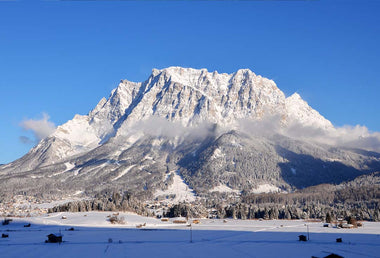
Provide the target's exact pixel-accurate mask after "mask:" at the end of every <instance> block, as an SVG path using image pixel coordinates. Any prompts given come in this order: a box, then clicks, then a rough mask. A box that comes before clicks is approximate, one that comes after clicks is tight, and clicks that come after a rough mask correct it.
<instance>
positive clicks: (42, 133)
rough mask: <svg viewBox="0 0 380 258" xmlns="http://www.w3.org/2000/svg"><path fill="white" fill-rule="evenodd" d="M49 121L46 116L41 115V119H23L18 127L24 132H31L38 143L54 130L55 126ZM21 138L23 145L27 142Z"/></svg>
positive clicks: (44, 114)
mask: <svg viewBox="0 0 380 258" xmlns="http://www.w3.org/2000/svg"><path fill="white" fill-rule="evenodd" d="M49 119H50V117H49V115H48V114H46V113H42V118H41V119H25V120H23V121H22V122H21V123H20V126H21V127H22V128H23V129H24V130H26V131H32V133H33V136H34V138H35V140H36V141H40V140H42V139H44V138H46V137H47V136H49V135H50V134H52V133H53V132H54V130H55V128H56V126H55V124H54V123H53V122H51V121H49ZM22 137H23V138H22V141H23V142H24V143H26V142H28V141H27V140H26V139H25V136H22ZM20 139H21V138H20Z"/></svg>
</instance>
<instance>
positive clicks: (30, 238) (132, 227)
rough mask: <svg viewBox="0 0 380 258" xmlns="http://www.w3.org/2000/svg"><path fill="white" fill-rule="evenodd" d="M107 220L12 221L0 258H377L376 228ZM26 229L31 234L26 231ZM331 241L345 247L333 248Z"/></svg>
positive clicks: (4, 228) (379, 238) (379, 227)
mask: <svg viewBox="0 0 380 258" xmlns="http://www.w3.org/2000/svg"><path fill="white" fill-rule="evenodd" d="M109 215H111V216H112V215H113V213H112V212H86V213H54V214H49V215H44V216H40V217H30V218H22V219H19V218H13V221H12V222H11V223H10V224H9V225H0V233H1V234H8V235H9V237H8V238H0V257H165V258H167V257H176V258H177V257H218V258H220V257H312V256H318V255H323V254H325V255H328V254H330V253H335V254H339V255H341V256H343V257H380V223H374V222H364V225H363V227H361V228H357V229H337V228H331V227H328V228H326V227H323V223H321V222H306V221H300V220H298V221H286V220H268V221H258V220H210V219H201V220H200V224H192V225H191V227H190V226H188V225H186V224H175V223H173V221H174V219H171V220H169V221H161V220H159V219H155V218H147V217H141V216H138V215H135V214H131V213H120V214H119V217H124V219H125V224H123V225H119V224H111V223H110V222H109V221H108V218H107V216H109ZM63 216H64V217H66V219H62V217H63ZM182 220H183V218H182ZM189 221H190V222H192V220H189ZM28 223H31V226H30V227H24V225H25V224H28ZM143 224H145V226H142V227H141V228H137V227H136V226H138V225H143ZM70 228H74V231H68V229H70ZM307 228H308V229H309V236H310V240H309V241H307V242H300V241H298V236H299V235H300V234H304V235H307ZM59 232H61V234H62V235H63V243H61V244H53V243H45V240H47V235H48V234H50V233H59ZM337 238H342V240H343V242H342V243H337V242H336V239H337ZM111 239H112V241H111ZM321 257H323V256H321Z"/></svg>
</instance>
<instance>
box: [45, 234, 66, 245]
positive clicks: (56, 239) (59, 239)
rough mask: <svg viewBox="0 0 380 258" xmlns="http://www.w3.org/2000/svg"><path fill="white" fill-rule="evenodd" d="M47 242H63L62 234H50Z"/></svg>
mask: <svg viewBox="0 0 380 258" xmlns="http://www.w3.org/2000/svg"><path fill="white" fill-rule="evenodd" d="M47 237H48V240H46V241H45V243H62V235H55V234H49V235H47Z"/></svg>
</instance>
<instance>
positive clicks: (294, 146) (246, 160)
mask: <svg viewBox="0 0 380 258" xmlns="http://www.w3.org/2000/svg"><path fill="white" fill-rule="evenodd" d="M268 121H270V122H268ZM294 125H297V126H302V127H307V128H313V129H314V130H319V131H321V130H322V131H325V132H330V131H334V130H335V128H334V127H333V125H332V124H331V123H330V122H329V121H328V120H327V119H325V118H324V117H323V116H321V115H320V114H319V113H318V112H317V111H316V110H314V109H312V108H311V107H310V106H309V105H308V104H307V103H306V102H305V101H304V100H302V98H301V97H300V96H299V95H298V94H297V93H295V94H293V95H292V96H290V97H288V98H286V97H285V95H284V93H283V92H282V91H281V90H280V89H279V88H277V86H276V84H275V83H274V82H273V81H272V80H269V79H266V78H263V77H261V76H259V75H256V74H254V73H253V72H251V71H250V70H248V69H242V70H238V71H237V72H235V73H233V74H219V73H217V72H213V73H210V72H208V71H207V70H206V69H201V70H196V69H191V68H181V67H170V68H167V69H163V70H153V71H152V74H151V75H150V77H149V78H148V79H147V80H146V81H145V82H142V83H134V82H129V81H126V80H123V81H121V82H120V84H119V86H118V87H117V88H116V89H115V90H113V91H112V92H111V95H110V96H109V98H108V99H105V98H103V99H102V100H100V102H99V103H98V105H97V106H96V107H95V108H94V109H93V110H92V111H91V112H89V114H88V115H85V116H81V115H76V116H75V117H74V118H73V119H72V120H70V121H68V122H67V123H65V124H63V125H61V126H59V127H58V128H57V129H56V131H55V132H54V133H53V134H52V135H50V136H49V137H47V138H46V139H44V140H42V141H41V142H40V143H39V144H38V145H37V146H35V147H34V148H33V149H32V150H31V151H30V152H29V153H28V154H26V155H25V156H24V157H22V158H21V159H19V160H16V161H14V162H12V163H10V164H7V165H3V166H1V167H0V177H1V178H2V179H3V180H2V182H7V186H4V188H3V189H4V191H5V190H6V189H7V190H9V191H13V192H14V191H15V190H14V188H15V184H17V189H19V190H23V191H29V192H38V191H42V190H43V191H47V192H49V191H50V192H57V191H61V192H65V193H66V192H73V191H87V193H90V192H96V191H100V190H102V189H105V188H107V187H116V188H120V189H121V188H123V189H125V190H130V191H134V192H136V193H140V194H143V195H144V196H149V197H152V196H155V193H156V192H157V191H161V192H162V191H165V189H168V188H169V187H170V185H172V184H173V176H174V175H179V176H180V177H182V179H183V180H184V181H185V183H186V184H188V187H191V188H192V189H194V190H195V192H196V193H198V194H207V193H208V192H210V191H211V189H214V190H215V189H217V190H218V191H232V192H233V191H235V192H236V191H237V192H239V191H242V190H244V191H254V190H255V189H259V188H260V187H261V186H263V185H265V186H269V187H266V188H265V189H271V190H273V189H275V190H279V191H282V190H290V189H292V188H298V187H305V186H309V185H314V184H319V183H328V182H330V183H339V182H341V181H344V180H348V179H353V178H355V177H356V176H358V175H361V174H364V173H367V172H371V171H374V170H376V169H378V168H379V167H380V166H379V164H380V162H379V156H376V155H375V154H373V153H369V152H358V151H354V150H347V149H342V148H335V147H334V148H333V147H332V146H328V145H323V144H318V143H316V142H313V141H305V140H304V139H302V140H300V139H295V138H294V137H289V134H287V133H286V132H287V130H290V129H291V128H292V126H294ZM175 171H176V173H175V174H174V172H175ZM4 180H6V181H4ZM174 181H176V180H174ZM3 184H5V183H3Z"/></svg>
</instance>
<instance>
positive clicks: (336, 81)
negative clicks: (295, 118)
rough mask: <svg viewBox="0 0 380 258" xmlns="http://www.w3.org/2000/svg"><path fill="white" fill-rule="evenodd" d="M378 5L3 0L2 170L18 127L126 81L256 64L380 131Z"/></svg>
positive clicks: (16, 150)
mask: <svg viewBox="0 0 380 258" xmlns="http://www.w3.org/2000/svg"><path fill="white" fill-rule="evenodd" d="M379 13H380V1H375V0H372V1H371V0H367V1H366V0H364V1H359V0H357V1H350V0H345V1H334V0H320V1H180V2H175V1H140V2H139V1H26V0H25V1H22V0H19V1H0V89H1V97H2V98H1V101H0V121H1V124H0V135H1V141H0V163H7V162H10V161H12V160H15V159H17V158H19V157H21V156H22V155H23V154H25V153H26V152H27V151H28V150H29V149H30V148H31V147H33V142H29V143H23V142H22V141H20V137H21V136H26V137H28V138H33V135H32V132H30V131H25V130H23V128H22V127H21V126H20V124H21V123H22V121H25V120H28V119H41V118H43V116H44V113H45V117H46V114H48V115H49V117H50V120H49V121H51V122H52V123H54V124H55V125H60V124H62V123H64V122H66V121H67V120H69V119H71V118H72V117H73V116H74V115H75V114H76V113H79V114H87V113H88V112H89V111H90V110H91V109H92V108H93V107H94V106H95V105H96V103H97V102H98V101H99V100H100V99H101V98H102V97H103V96H105V97H108V95H109V93H110V91H111V90H112V89H113V88H115V87H116V86H117V84H118V82H119V81H120V79H128V80H132V81H143V80H145V79H146V78H147V77H148V76H149V74H150V72H151V70H152V68H165V67H168V66H184V67H193V68H207V69H208V70H209V71H214V70H217V71H219V72H227V73H232V72H234V71H236V70H237V69H239V68H249V69H251V70H252V71H254V72H255V73H256V74H260V75H262V76H264V77H267V78H270V79H273V80H274V81H275V82H276V83H277V86H278V87H279V88H280V89H281V90H282V91H284V92H285V94H286V95H291V94H292V93H293V92H298V93H300V95H301V96H302V97H303V98H304V99H305V100H306V101H307V102H308V103H309V104H310V105H311V106H312V107H313V108H315V109H316V110H318V111H319V112H320V113H321V114H322V115H324V116H325V117H326V118H327V119H329V120H330V121H331V122H332V123H333V124H334V125H336V126H343V125H356V124H360V125H365V126H367V127H368V128H369V129H370V130H371V131H380V119H379V114H378V113H379V111H380V101H379V97H380V78H379V74H380V65H379V60H380V47H379V46H380V16H379V15H378V14H379Z"/></svg>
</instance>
